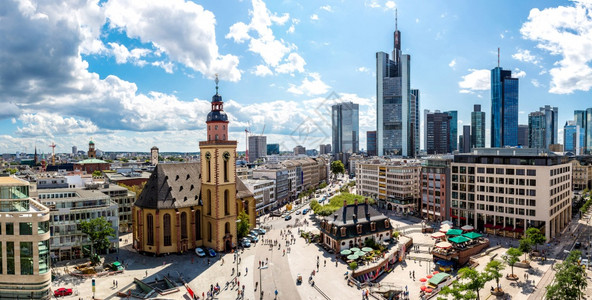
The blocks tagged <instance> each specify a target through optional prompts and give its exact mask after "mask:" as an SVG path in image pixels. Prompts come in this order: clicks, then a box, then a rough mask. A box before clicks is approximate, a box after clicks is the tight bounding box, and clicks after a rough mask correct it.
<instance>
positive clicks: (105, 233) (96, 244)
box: [80, 217, 115, 265]
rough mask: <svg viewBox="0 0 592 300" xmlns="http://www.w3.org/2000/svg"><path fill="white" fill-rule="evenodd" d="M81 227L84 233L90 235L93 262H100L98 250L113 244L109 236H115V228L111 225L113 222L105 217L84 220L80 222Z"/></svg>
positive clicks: (105, 248)
mask: <svg viewBox="0 0 592 300" xmlns="http://www.w3.org/2000/svg"><path fill="white" fill-rule="evenodd" d="M80 228H81V229H82V233H84V234H86V235H88V239H89V240H90V258H91V262H92V263H93V264H95V265H96V264H97V263H99V262H100V257H99V256H98V255H97V252H101V251H104V250H107V249H109V247H110V246H111V241H109V238H110V237H114V236H115V229H113V227H111V223H109V222H108V221H107V220H106V219H105V218H104V217H99V218H96V219H91V220H89V221H82V222H80Z"/></svg>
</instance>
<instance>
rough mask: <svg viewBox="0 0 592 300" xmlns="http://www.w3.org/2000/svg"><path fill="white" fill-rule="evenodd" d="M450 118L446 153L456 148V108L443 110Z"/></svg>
mask: <svg viewBox="0 0 592 300" xmlns="http://www.w3.org/2000/svg"><path fill="white" fill-rule="evenodd" d="M444 113H445V114H448V115H449V116H450V117H451V119H450V141H449V144H448V153H452V152H453V151H454V150H458V112H457V111H456V110H451V111H445V112H444Z"/></svg>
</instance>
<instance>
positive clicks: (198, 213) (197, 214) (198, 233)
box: [195, 210, 201, 240]
mask: <svg viewBox="0 0 592 300" xmlns="http://www.w3.org/2000/svg"><path fill="white" fill-rule="evenodd" d="M195 239H196V240H201V210H196V211H195Z"/></svg>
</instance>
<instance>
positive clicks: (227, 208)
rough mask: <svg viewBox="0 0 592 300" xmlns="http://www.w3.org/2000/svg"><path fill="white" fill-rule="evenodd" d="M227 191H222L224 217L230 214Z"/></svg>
mask: <svg viewBox="0 0 592 300" xmlns="http://www.w3.org/2000/svg"><path fill="white" fill-rule="evenodd" d="M228 194H229V193H228V190H224V215H225V216H228V215H229V214H230V199H229V198H230V197H228Z"/></svg>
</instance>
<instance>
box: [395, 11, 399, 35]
mask: <svg viewBox="0 0 592 300" xmlns="http://www.w3.org/2000/svg"><path fill="white" fill-rule="evenodd" d="M398 23H399V21H398V18H397V9H396V8H395V30H399V26H398Z"/></svg>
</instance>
